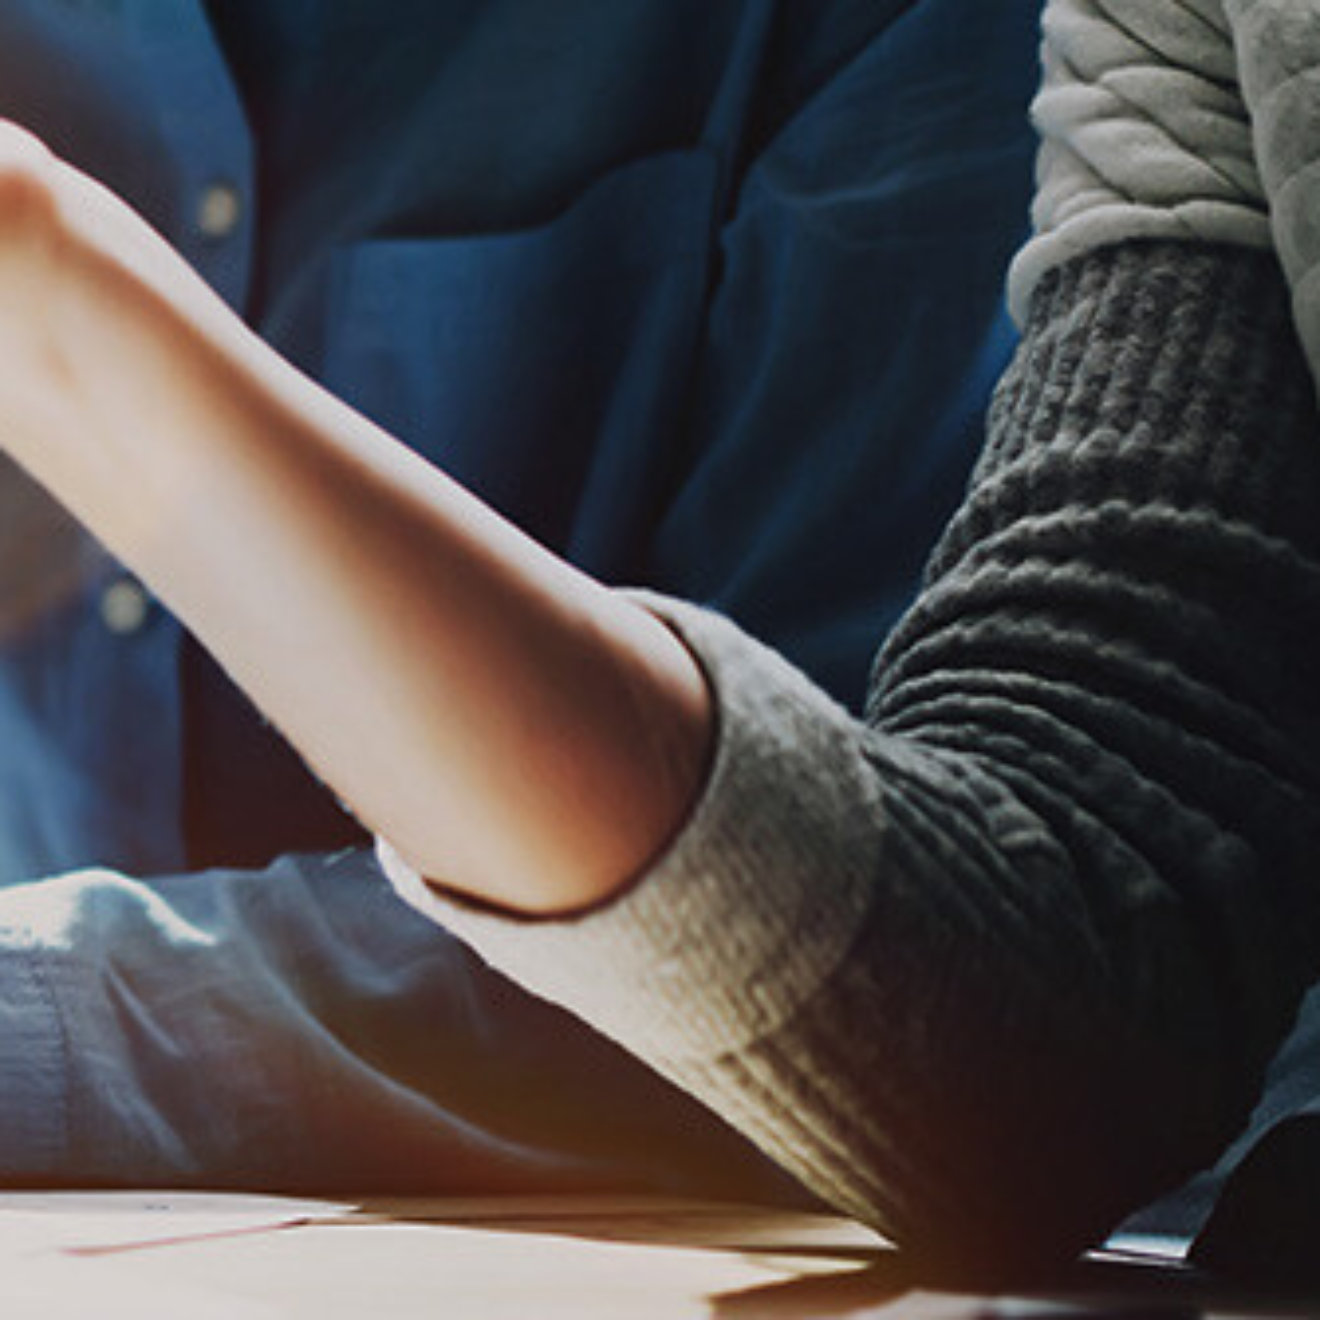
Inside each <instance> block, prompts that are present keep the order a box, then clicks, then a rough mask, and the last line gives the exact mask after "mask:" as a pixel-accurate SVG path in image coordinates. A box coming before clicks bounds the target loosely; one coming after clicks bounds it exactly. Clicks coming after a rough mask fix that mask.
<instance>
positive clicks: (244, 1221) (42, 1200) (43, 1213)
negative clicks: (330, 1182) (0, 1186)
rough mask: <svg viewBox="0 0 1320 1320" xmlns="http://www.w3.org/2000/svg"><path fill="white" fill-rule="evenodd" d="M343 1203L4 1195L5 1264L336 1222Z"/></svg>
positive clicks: (0, 1218)
mask: <svg viewBox="0 0 1320 1320" xmlns="http://www.w3.org/2000/svg"><path fill="white" fill-rule="evenodd" d="M353 1209H354V1207H353V1206H352V1205H349V1204H345V1203H342V1202H338V1201H319V1200H303V1199H298V1198H294V1197H284V1196H250V1195H247V1194H243V1193H231V1192H173V1191H168V1192H146V1191H123V1192H119V1191H112V1192H0V1259H12V1258H13V1257H14V1256H31V1255H33V1254H36V1253H40V1252H42V1251H59V1252H64V1253H74V1254H81V1255H92V1254H97V1253H101V1252H110V1251H124V1250H130V1249H132V1248H135V1247H145V1246H152V1245H160V1244H164V1243H167V1242H179V1241H187V1240H191V1239H194V1238H204V1237H216V1236H229V1235H232V1234H235V1233H253V1232H260V1231H265V1230H270V1229H276V1228H286V1227H288V1226H290V1225H293V1224H303V1223H308V1222H310V1221H313V1220H324V1219H335V1218H338V1217H340V1216H341V1215H345V1214H348V1213H350V1212H351V1211H352V1210H353Z"/></svg>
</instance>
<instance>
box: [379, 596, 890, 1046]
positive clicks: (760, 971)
mask: <svg viewBox="0 0 1320 1320" xmlns="http://www.w3.org/2000/svg"><path fill="white" fill-rule="evenodd" d="M634 598H635V599H636V600H638V601H640V602H641V603H642V604H644V605H645V606H647V607H648V608H649V609H651V610H652V611H653V612H655V613H656V614H657V615H659V616H660V617H661V618H663V619H664V620H665V621H666V622H667V623H668V624H669V625H670V626H671V627H672V628H673V629H674V630H675V632H677V633H678V634H679V636H681V637H682V638H683V639H684V641H685V642H686V643H687V645H688V646H689V648H690V649H691V650H692V652H693V653H694V654H695V655H696V657H697V658H698V660H699V662H700V663H701V665H702V666H703V668H704V669H705V672H706V674H707V676H708V679H709V682H710V685H711V688H712V691H713V693H714V696H715V700H716V704H717V710H718V739H717V747H716V752H715V757H714V762H713V765H712V768H711V771H710V774H709V778H708V781H707V783H706V785H705V788H704V791H703V792H702V794H701V796H700V799H699V801H698V802H697V803H696V805H695V807H694V809H693V812H692V814H691V817H690V819H689V820H688V822H687V823H686V825H685V826H684V828H683V829H682V830H681V832H680V833H679V834H678V836H677V837H676V838H675V839H674V841H673V842H672V844H671V846H670V847H669V849H668V850H667V851H666V852H665V854H664V855H663V856H662V857H660V858H659V859H658V860H657V861H656V863H655V865H654V866H653V867H652V868H650V869H649V870H648V872H647V873H646V874H645V875H644V876H642V877H640V878H639V880H638V881H637V882H636V883H635V884H634V885H632V887H631V888H629V889H628V890H627V891H626V892H625V893H624V894H622V895H621V896H620V897H619V898H618V899H617V900H615V901H614V902H612V903H610V904H608V905H606V906H605V907H602V908H600V909H597V910H593V911H592V912H591V913H589V914H587V915H584V916H581V917H579V918H576V919H572V920H561V921H555V920H541V921H537V920H523V921H520V920H518V919H516V918H512V917H507V918H506V917H501V916H499V915H495V914H492V913H491V912H489V911H486V910H478V909H476V908H474V907H471V906H468V905H465V904H463V903H462V902H461V901H458V900H456V899H454V898H451V897H449V896H446V895H443V894H441V893H439V892H437V891H436V890H435V889H433V888H432V887H430V886H429V885H427V884H426V883H425V881H423V880H422V879H421V878H420V877H419V876H417V875H416V874H415V873H414V872H412V871H411V870H410V868H408V867H407V866H406V865H405V864H404V863H403V862H402V861H401V859H399V858H398V856H397V855H396V854H394V853H393V851H392V850H391V849H390V848H389V847H388V846H387V845H383V846H382V847H381V857H382V862H383V864H384V866H385V869H386V872H387V874H388V875H389V876H390V878H391V880H392V881H393V883H394V885H395V887H396V888H397V890H398V891H399V893H400V894H401V895H402V896H403V897H404V898H405V899H406V900H407V901H408V902H409V903H411V904H412V905H413V906H414V907H416V908H417V909H419V910H420V911H421V912H423V913H424V914H425V915H427V916H428V917H430V918H432V919H433V920H435V921H437V922H438V923H440V924H441V925H444V926H446V927H447V928H448V929H450V930H451V931H453V932H454V933H455V934H457V935H459V936H460V937H461V938H463V939H464V940H466V941H468V942H469V943H470V944H472V945H473V946H474V947H475V948H476V949H477V951H478V952H479V953H481V954H482V955H483V956H484V957H485V958H486V959H487V960H488V961H489V962H490V963H492V964H493V965H494V966H495V967H497V968H499V969H500V970H502V971H504V972H506V973H507V974H509V975H510V976H512V977H514V978H515V979H516V980H518V981H520V982H521V983H522V984H523V985H524V986H526V987H527V988H528V989H530V990H532V991H534V992H536V993H538V994H541V995H543V996H544V997H546V998H548V999H551V1000H554V1001H555V1002H558V1003H560V1004H563V1005H564V1006H566V1007H568V1008H570V1009H573V1010H575V1011H577V1012H578V1013H580V1014H581V1015H582V1016H583V1017H585V1018H586V1019H587V1020H588V1021H590V1022H591V1023H592V1024H593V1025H595V1026H596V1027H597V1028H598V1029H600V1030H601V1031H603V1032H605V1033H606V1034H607V1035H613V1036H616V1037H617V1038H619V1039H620V1040H623V1041H625V1042H626V1043H627V1044H628V1045H629V1046H630V1047H631V1048H633V1049H634V1050H637V1051H639V1052H640V1053H642V1054H643V1055H645V1056H646V1057H648V1058H650V1059H652V1060H653V1061H654V1060H656V1059H657V1058H668V1059H675V1058H681V1057H684V1056H692V1055H702V1056H715V1055H719V1054H723V1053H726V1052H730V1051H735V1050H738V1049H740V1048H742V1047H743V1046H745V1045H746V1044H747V1043H748V1042H749V1041H751V1040H754V1039H756V1038H757V1037H759V1036H762V1035H765V1034H768V1033H770V1032H773V1031H774V1030H775V1029H776V1028H777V1027H778V1026H779V1025H780V1024H781V1023H782V1022H783V1021H784V1019H785V1018H787V1017H788V1016H790V1015H791V1014H792V1013H793V1012H794V1011H795V1010H796V1008H797V1007H798V1005H799V1004H800V1003H801V1002H802V1001H803V1000H804V999H806V998H807V997H809V996H810V995H811V994H812V993H813V991H815V989H816V988H817V987H818V985H819V984H820V982H821V981H822V980H823V979H825V978H826V977H827V976H828V975H829V974H830V973H831V972H832V971H833V970H834V968H835V967H836V966H837V964H838V963H839V962H840V961H841V960H842V958H843V957H844V956H845V953H846V951H847V949H848V947H849V946H850V944H851V942H852V939H853V937H854V934H855V932H856V929H857V927H858V925H859V924H860V922H861V920H862V918H863V916H864V913H865V909H866V897H867V892H868V889H869V885H870V882H871V879H872V875H873V871H874V864H875V859H876V857H877V854H878V842H877V840H878V832H877V828H876V826H877V819H878V814H879V813H878V805H877V794H876V788H875V782H874V774H873V772H871V771H869V770H868V768H867V765H866V762H865V760H864V758H863V757H862V755H861V752H860V750H859V747H858V739H857V725H856V722H855V720H853V719H852V718H851V717H850V716H849V715H848V713H847V712H846V711H844V710H843V709H842V707H840V706H838V705H836V704H835V703H834V702H833V701H832V700H831V699H830V698H829V697H827V696H826V695H825V694H824V693H822V692H821V691H819V690H818V689H816V688H815V687H813V686H812V685H811V684H810V683H809V682H808V680H807V679H806V678H805V677H803V676H802V675H801V674H800V673H799V672H798V671H797V670H795V669H794V668H793V667H791V666H790V665H789V664H787V663H786V662H785V661H784V660H783V659H781V658H780V657H779V656H777V655H775V654H774V653H773V652H771V651H769V650H767V649H766V648H765V647H763V646H761V645H759V644H758V643H757V642H755V641H753V640H752V639H751V638H749V637H748V636H747V635H746V634H744V633H742V632H740V631H739V630H738V629H737V628H735V627H734V626H733V625H732V624H731V623H729V622H728V621H727V620H725V619H723V618H721V617H719V616H718V615H716V614H713V613H710V612H708V611H705V610H701V609H698V608H696V607H694V606H691V605H685V604H683V603H681V602H678V601H673V600H667V599H664V598H662V597H659V596H655V595H651V594H648V593H640V592H639V593H635V596H634Z"/></svg>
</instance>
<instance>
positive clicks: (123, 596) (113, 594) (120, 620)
mask: <svg viewBox="0 0 1320 1320" xmlns="http://www.w3.org/2000/svg"><path fill="white" fill-rule="evenodd" d="M150 613H151V597H150V596H148V595H147V593H146V590H145V588H144V587H143V586H142V584H141V583H139V582H135V581H133V579H132V578H120V579H118V581H116V582H112V583H111V584H110V585H109V586H108V587H106V589H105V590H104V591H103V592H102V593H101V622H102V623H104V624H105V626H106V628H107V629H108V630H109V631H110V632H112V633H115V634H116V635H117V636H120V637H127V636H128V635H129V634H130V633H135V632H137V631H138V630H139V629H140V628H141V627H142V626H143V624H145V623H146V621H147V616H148V615H149V614H150Z"/></svg>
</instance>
